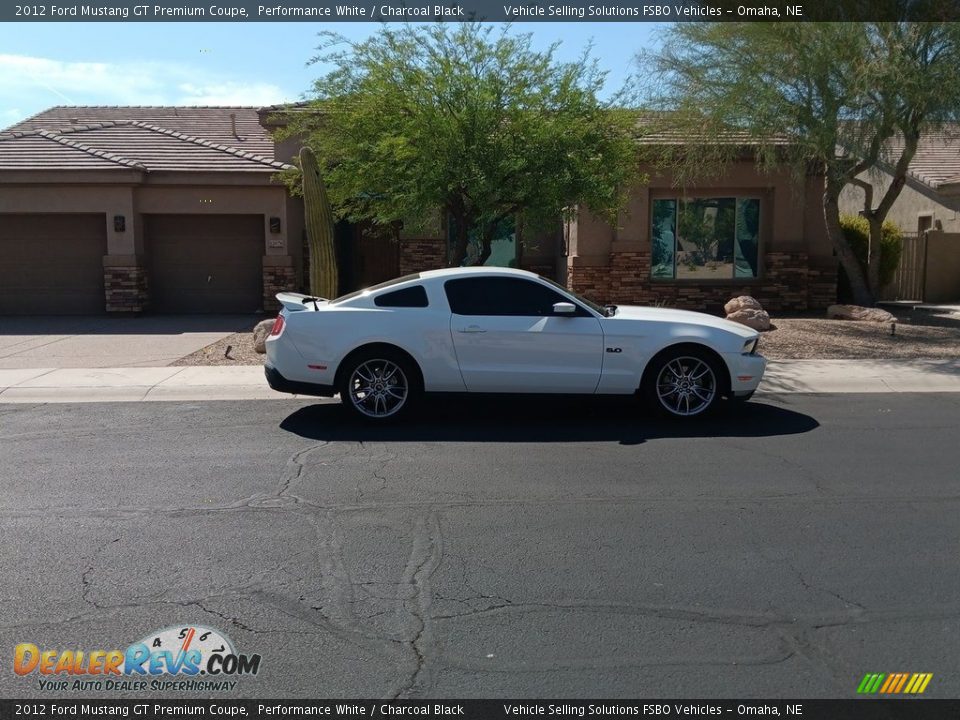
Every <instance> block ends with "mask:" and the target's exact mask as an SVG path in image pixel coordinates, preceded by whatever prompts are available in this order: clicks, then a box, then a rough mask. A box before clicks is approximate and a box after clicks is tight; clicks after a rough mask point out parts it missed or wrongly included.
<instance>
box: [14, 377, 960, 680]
mask: <svg viewBox="0 0 960 720" xmlns="http://www.w3.org/2000/svg"><path fill="white" fill-rule="evenodd" d="M958 428H960V395H958V394H942V395H941V394H924V395H909V394H882V395H880V394H873V395H834V396H831V395H804V396H776V397H774V396H767V397H765V398H763V399H762V400H761V401H759V402H753V403H749V404H747V405H746V406H745V407H743V408H739V409H737V410H736V411H734V412H733V413H732V414H730V415H728V416H720V417H718V418H716V419H712V420H708V421H706V422H704V423H702V424H699V425H697V426H694V427H689V428H688V427H684V426H682V425H674V424H670V423H664V422H662V421H658V420H656V419H654V418H651V417H646V416H644V415H643V413H642V412H640V411H638V410H637V409H636V408H635V407H633V406H632V405H629V404H625V403H618V402H611V403H597V402H592V401H584V402H580V401H577V402H574V401H568V400H561V399H551V400H543V401H539V400H538V401H535V402H530V401H524V400H514V401H511V402H509V403H506V402H504V401H499V400H493V399H491V400H471V401H469V402H465V401H450V400H445V401H443V402H437V403H435V404H433V403H432V404H431V405H430V406H429V407H428V408H427V414H426V415H425V416H424V417H421V418H416V419H414V420H412V421H410V422H407V423H404V424H402V425H397V426H393V427H387V428H370V427H367V426H364V425H363V424H361V423H358V422H357V421H354V420H352V419H350V418H348V417H347V416H346V415H345V414H344V413H342V412H341V410H340V408H339V407H338V406H336V405H332V404H328V403H321V404H311V403H309V402H298V401H291V402H289V403H273V402H259V401H250V402H193V403H163V404H147V403H124V404H82V405H34V406H29V405H20V406H7V407H5V408H4V409H3V412H2V413H0V487H2V492H0V528H2V534H3V540H4V543H3V547H4V550H3V552H2V553H0V648H6V650H3V651H2V653H6V654H7V657H6V659H5V660H3V662H2V667H3V668H4V669H3V670H2V671H0V694H2V695H3V696H7V697H42V696H45V695H48V694H49V693H46V692H44V691H40V690H39V688H38V685H37V680H36V676H31V677H28V678H18V677H16V676H15V675H14V674H13V673H12V671H11V669H10V668H11V660H10V657H9V653H11V652H12V648H13V646H14V645H16V644H17V643H21V642H32V643H35V644H37V645H39V646H41V647H42V648H60V649H67V648H71V649H86V650H93V649H123V648H125V647H126V646H127V645H128V644H130V643H131V642H133V641H135V640H137V639H139V638H141V637H143V636H145V635H146V634H147V633H148V632H150V631H152V630H155V629H159V628H163V627H167V626H171V625H181V624H188V623H198V624H205V625H208V626H211V627H214V628H217V629H219V630H221V631H223V632H224V633H226V634H227V635H228V636H229V637H230V638H231V639H232V640H233V642H234V644H235V645H236V646H237V647H238V649H239V650H240V651H241V652H245V653H260V654H261V655H262V656H263V662H262V665H261V672H260V674H259V675H258V676H256V677H244V678H240V680H239V683H238V686H237V689H236V691H235V692H234V693H232V694H231V697H332V698H357V697H378V698H414V699H416V698H428V697H429V698H433V697H556V698H575V697H607V698H615V697H642V696H647V697H650V696H657V697H710V696H714V697H805V698H818V697H852V696H853V695H854V690H855V688H856V684H857V683H858V682H859V679H860V678H862V676H863V675H864V673H866V672H880V671H882V672H890V671H903V672H932V673H934V680H933V681H932V682H931V684H930V687H929V688H928V690H927V693H926V694H927V695H929V696H931V697H955V696H956V695H958V694H960V679H958V677H956V676H955V675H951V670H952V668H953V667H955V665H956V640H955V639H956V637H957V635H958V631H960V592H958V590H960V573H958V572H957V563H958V558H960V513H958V500H960V492H958V487H957V479H958V475H957V467H958V466H960V462H958V461H960V448H958V446H957V443H956V438H957V431H958ZM66 694H69V693H66ZM119 696H123V695H119ZM137 697H142V695H138V696H137Z"/></svg>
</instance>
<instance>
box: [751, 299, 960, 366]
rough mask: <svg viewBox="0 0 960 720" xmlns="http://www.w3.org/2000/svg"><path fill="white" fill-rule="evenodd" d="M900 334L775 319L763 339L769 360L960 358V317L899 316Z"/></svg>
mask: <svg viewBox="0 0 960 720" xmlns="http://www.w3.org/2000/svg"><path fill="white" fill-rule="evenodd" d="M894 315H896V316H897V320H898V322H897V325H896V331H895V333H894V334H893V335H891V334H890V326H889V325H886V324H881V323H870V322H851V321H848V320H827V319H826V318H823V317H822V316H821V317H793V318H778V317H774V318H772V322H773V325H774V326H775V327H776V330H771V331H769V332H765V333H763V334H762V335H761V338H760V352H761V353H763V354H764V355H766V356H767V357H768V358H770V359H771V360H793V359H814V358H817V359H837V360H857V359H864V360H878V359H885V358H957V357H960V315H957V314H952V315H938V314H934V313H930V312H923V311H919V310H918V311H914V312H904V311H900V310H898V311H896V312H894Z"/></svg>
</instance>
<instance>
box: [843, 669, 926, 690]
mask: <svg viewBox="0 0 960 720" xmlns="http://www.w3.org/2000/svg"><path fill="white" fill-rule="evenodd" d="M932 679H933V673H867V674H866V675H864V676H863V679H862V680H861V681H860V684H859V685H857V693H858V694H860V695H872V694H873V693H880V694H882V695H897V694H900V693H903V694H905V695H919V694H921V693H922V692H924V691H925V690H926V689H927V685H929V684H930V680H932Z"/></svg>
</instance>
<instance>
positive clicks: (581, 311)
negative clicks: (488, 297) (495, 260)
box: [443, 274, 600, 318]
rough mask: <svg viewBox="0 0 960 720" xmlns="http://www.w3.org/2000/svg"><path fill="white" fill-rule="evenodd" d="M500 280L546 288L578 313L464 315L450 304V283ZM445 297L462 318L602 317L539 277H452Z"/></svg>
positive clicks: (452, 311) (445, 283)
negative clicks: (573, 307) (572, 306)
mask: <svg viewBox="0 0 960 720" xmlns="http://www.w3.org/2000/svg"><path fill="white" fill-rule="evenodd" d="M499 278H503V279H506V280H520V281H523V282H529V283H533V284H535V285H539V286H540V287H543V288H546V289H547V290H550V291H552V292H554V293H556V294H558V295H560V296H561V297H562V298H564V300H561V301H560V302H563V301H566V302H569V303H571V304H573V305H574V306H575V307H576V308H577V312H575V313H554V314H552V315H462V314H460V313H458V312H456V311H455V310H454V309H453V305H452V304H451V303H450V295H449V294H448V292H447V284H448V283H451V282H456V281H458V280H492V279H499ZM443 295H444V298H445V299H446V301H447V307H448V308H449V309H450V312H451V314H453V315H460V317H536V318H543V317H591V318H599V317H600V316H599V315H598V314H597V313H595V312H594V311H593V310H591V309H590V308H587V307H585V306H584V305H583V303H581V302H579V301H578V300H577V298H575V297H573V296H571V295H570V294H569V293H568V292H567V291H566V288H564V287H562V286H560V285H554V284H552V283H548V282H544V281H543V280H542V279H541V278H540V277H539V276H537V277H523V276H517V275H500V274H490V275H473V276H463V277H450V278H446V279H445V280H444V281H443Z"/></svg>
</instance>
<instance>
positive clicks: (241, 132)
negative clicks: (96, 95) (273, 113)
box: [8, 105, 273, 160]
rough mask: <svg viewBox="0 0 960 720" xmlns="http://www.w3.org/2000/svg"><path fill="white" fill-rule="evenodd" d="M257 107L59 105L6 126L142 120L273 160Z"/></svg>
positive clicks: (42, 126)
mask: <svg viewBox="0 0 960 720" xmlns="http://www.w3.org/2000/svg"><path fill="white" fill-rule="evenodd" d="M258 109H259V108H257V107H246V106H235V107H234V106H223V107H177V106H146V105H145V106H122V105H102V106H96V105H94V106H68V105H61V106H57V107H52V108H50V109H49V110H44V111H43V112H41V113H38V114H36V115H34V116H33V117H30V118H27V119H26V120H23V121H22V122H19V123H17V124H16V125H13V126H11V127H10V128H8V131H18V130H60V129H62V128H66V127H71V126H75V125H87V124H90V123H104V122H126V121H133V122H144V123H147V124H149V125H155V126H157V127H162V128H166V129H168V130H173V131H175V132H180V133H183V134H185V135H188V136H190V137H198V138H203V139H205V140H210V141H211V142H215V143H219V144H221V145H227V146H229V147H233V148H237V149H238V150H244V151H246V152H251V153H254V154H255V155H260V156H262V157H266V158H269V159H271V160H272V159H273V140H272V139H271V137H270V135H269V133H268V131H267V129H266V128H264V127H262V126H261V125H260V120H259V118H258V115H257V110H258ZM231 116H233V117H232V118H231ZM234 127H235V128H236V134H234Z"/></svg>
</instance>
